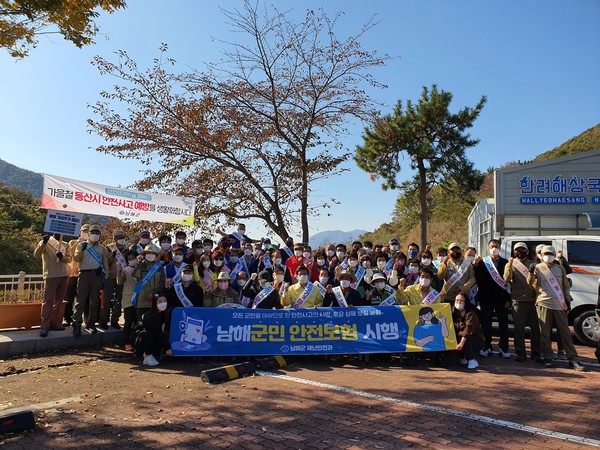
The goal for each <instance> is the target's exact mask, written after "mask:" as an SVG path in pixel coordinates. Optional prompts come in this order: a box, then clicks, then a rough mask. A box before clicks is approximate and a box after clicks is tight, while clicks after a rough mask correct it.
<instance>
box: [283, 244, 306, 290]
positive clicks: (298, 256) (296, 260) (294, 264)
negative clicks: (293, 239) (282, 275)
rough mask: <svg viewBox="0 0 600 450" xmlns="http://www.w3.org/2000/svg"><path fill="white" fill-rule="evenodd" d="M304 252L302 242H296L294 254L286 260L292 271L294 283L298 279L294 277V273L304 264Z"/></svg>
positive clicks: (286, 264)
mask: <svg viewBox="0 0 600 450" xmlns="http://www.w3.org/2000/svg"><path fill="white" fill-rule="evenodd" d="M303 253H304V245H303V244H300V243H297V244H294V256H292V257H290V258H288V259H287V261H286V262H285V266H286V267H287V268H288V270H289V271H290V274H292V281H293V282H294V283H295V282H296V279H295V278H294V274H295V273H296V271H297V270H298V267H300V266H301V265H304V256H303Z"/></svg>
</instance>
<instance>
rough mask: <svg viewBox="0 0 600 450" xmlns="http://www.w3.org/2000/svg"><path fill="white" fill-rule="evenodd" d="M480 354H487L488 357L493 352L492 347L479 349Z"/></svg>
mask: <svg viewBox="0 0 600 450" xmlns="http://www.w3.org/2000/svg"><path fill="white" fill-rule="evenodd" d="M479 354H480V355H481V356H485V357H486V358H487V357H488V356H490V355H491V354H492V348H491V347H489V348H486V349H485V350H479Z"/></svg>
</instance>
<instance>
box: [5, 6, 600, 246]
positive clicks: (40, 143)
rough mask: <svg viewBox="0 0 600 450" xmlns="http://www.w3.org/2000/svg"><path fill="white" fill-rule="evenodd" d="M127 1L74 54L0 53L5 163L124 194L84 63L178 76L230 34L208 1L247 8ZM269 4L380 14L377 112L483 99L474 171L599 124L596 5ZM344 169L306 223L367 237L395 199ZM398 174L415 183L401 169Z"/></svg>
mask: <svg viewBox="0 0 600 450" xmlns="http://www.w3.org/2000/svg"><path fill="white" fill-rule="evenodd" d="M128 3H129V4H128V8H127V9H126V10H125V11H121V12H118V13H116V14H113V15H107V14H103V15H102V16H101V18H100V19H99V20H98V24H99V25H100V27H101V33H102V34H101V35H99V36H97V39H96V41H97V43H96V45H94V46H91V47H87V48H84V49H77V48H76V47H74V46H73V45H72V44H70V43H67V42H65V41H63V40H62V39H61V38H60V37H59V36H54V37H52V38H49V37H44V36H42V38H41V39H40V45H39V47H38V48H37V49H34V50H32V51H31V55H30V56H29V57H28V58H27V59H25V60H22V61H15V60H13V59H11V58H10V57H9V56H8V54H7V53H5V52H0V68H1V70H0V99H1V100H0V158H2V159H3V160H5V161H8V162H10V163H12V164H15V165H17V166H20V167H23V168H26V169H29V170H33V171H36V172H46V173H50V174H55V175H62V176H68V177H71V178H77V179H82V180H88V181H91V182H95V183H101V184H107V185H121V186H127V185H130V184H131V183H133V182H134V181H136V180H137V179H139V178H140V177H141V175H140V170H141V169H142V167H141V164H140V163H139V162H137V161H125V160H117V159H115V158H113V157H111V156H108V155H104V154H100V153H98V152H96V151H95V150H94V148H95V146H97V145H99V144H100V143H101V142H100V139H99V138H98V137H97V136H94V135H90V134H89V133H87V124H86V119H88V118H89V117H91V112H90V110H89V109H88V108H87V105H88V104H91V103H94V102H95V101H96V100H98V99H99V95H98V94H99V92H100V91H101V90H102V89H107V88H109V87H110V86H111V85H112V84H113V83H114V82H115V80H114V79H111V78H109V77H107V76H100V75H99V74H98V72H97V71H96V69H95V68H94V67H92V65H91V64H90V61H91V60H92V58H93V57H94V56H95V55H100V56H103V57H105V58H108V59H112V60H116V57H115V56H114V55H113V52H115V51H116V50H126V51H127V52H128V53H129V54H130V55H131V56H132V57H133V58H134V59H135V60H136V61H137V62H138V65H139V66H140V67H145V66H147V65H150V64H151V63H152V59H153V58H154V57H155V56H157V55H158V47H159V45H160V44H161V43H162V42H165V43H167V44H168V45H169V55H170V56H172V57H174V58H175V59H176V60H177V62H178V65H177V68H178V69H179V70H182V71H183V70H186V67H197V68H202V63H203V62H208V61H215V60H217V59H218V58H219V55H220V51H221V50H222V49H223V45H222V44H220V43H219V42H215V41H213V40H212V39H211V38H212V37H215V38H222V39H225V40H227V39H230V40H231V39H233V38H235V36H234V37H232V35H231V34H230V32H229V30H230V27H229V26H228V25H226V23H225V19H224V16H223V15H222V13H221V12H220V11H219V8H218V6H217V5H216V4H217V3H218V4H219V5H220V6H222V7H223V8H225V9H232V8H235V7H240V6H241V5H242V2H241V0H235V1H234V0H227V1H221V2H208V1H192V0H186V1H183V0H174V1H171V2H168V3H165V2H164V1H156V0H144V1H141V0H130V1H129V2H128ZM272 3H273V4H275V5H276V6H277V7H278V9H280V10H287V9H289V8H294V9H293V11H292V12H291V13H290V14H292V15H295V16H296V17H298V18H301V17H303V16H304V14H305V11H306V9H307V8H312V9H316V8H318V7H320V6H322V7H323V8H324V9H325V11H327V12H328V13H329V14H331V15H333V14H334V13H335V12H337V11H339V10H343V11H344V16H343V17H342V18H341V20H340V23H339V26H338V28H337V30H338V34H339V36H340V37H344V36H347V35H349V34H353V33H355V32H356V31H358V29H359V28H360V26H361V25H362V24H363V23H364V22H365V20H366V19H367V18H368V17H370V16H371V15H374V14H376V15H377V18H378V19H380V20H381V23H380V24H379V25H377V26H376V27H375V28H374V29H373V30H371V31H370V33H369V34H368V35H367V36H365V38H364V39H363V41H362V42H363V45H364V47H365V48H366V49H376V50H377V51H378V52H380V53H387V54H390V55H391V56H396V57H398V58H396V59H394V60H392V61H390V62H389V63H388V64H387V65H386V67H384V68H380V69H377V70H376V71H374V72H373V75H374V76H375V77H376V79H377V80H378V81H380V82H382V83H384V84H386V85H388V86H389V87H388V88H387V89H385V90H383V91H380V90H373V91H371V93H372V95H373V96H374V97H376V98H377V99H379V100H380V101H382V102H384V103H386V104H387V105H388V106H389V109H388V110H386V111H385V112H389V110H390V109H391V108H392V107H393V105H394V104H395V103H396V101H397V100H398V99H404V100H406V99H413V100H415V101H416V100H417V99H418V97H419V95H420V92H421V89H422V87H423V86H430V85H431V84H432V83H436V84H437V85H438V87H439V88H441V89H444V90H448V91H450V92H452V93H453V94H454V100H453V104H452V105H451V107H452V109H453V110H457V109H459V108H461V107H463V106H466V105H468V106H473V105H475V104H476V102H477V101H478V100H479V98H480V97H481V95H486V96H487V97H488V103H487V105H486V106H485V108H484V109H483V112H482V114H481V116H480V117H479V119H478V120H477V122H476V123H475V126H474V127H473V128H472V130H471V134H472V136H474V137H477V138H479V139H481V143H480V144H479V145H478V146H477V147H475V148H472V149H470V150H468V152H467V155H468V157H469V158H470V159H471V160H472V161H473V162H474V163H475V166H476V167H477V168H479V169H481V170H485V169H486V168H487V167H489V166H496V167H497V166H500V165H502V164H504V163H506V162H508V161H513V160H527V159H531V158H533V157H534V156H536V155H537V154H539V153H541V152H543V151H546V150H549V149H551V148H554V147H556V146H557V145H560V144H561V143H563V142H564V141H566V140H568V139H569V138H571V137H573V136H575V135H577V134H579V133H581V132H583V131H584V130H586V129H588V128H590V127H592V126H594V125H596V124H598V123H599V122H600V83H599V81H600V59H599V58H598V55H599V54H600V26H599V24H600V2H598V1H597V0H578V1H575V2H565V1H562V0H531V1H527V2H522V1H504V2H491V1H452V2H449V1H445V0H444V1H442V0H440V1H421V0H419V1H403V0H381V1H377V2H364V1H354V0H353V1H344V2H335V1H323V0H321V1H313V0H306V1H303V2H293V1H275V2H272ZM266 4H267V5H270V4H271V2H269V3H266ZM166 5H168V9H167V8H166ZM362 131H363V125H362V124H360V123H356V124H355V125H354V126H352V127H351V128H350V134H349V135H348V136H346V137H345V138H344V139H343V143H344V144H345V145H346V146H347V147H348V148H349V149H350V150H354V148H355V146H356V145H358V144H360V143H361V134H362ZM347 167H348V168H349V169H350V171H349V172H348V173H346V174H344V175H341V176H338V177H336V178H335V179H330V180H328V181H325V182H322V183H320V184H319V185H318V186H316V187H317V189H318V192H317V195H320V196H323V197H325V198H329V197H331V196H333V197H335V198H337V199H338V200H339V201H340V202H341V205H339V206H334V207H333V208H332V209H330V210H328V211H327V212H328V213H329V214H330V216H327V215H325V216H322V217H320V218H314V219H312V220H311V234H314V233H317V232H319V231H323V230H331V229H341V230H352V229H356V228H361V229H366V230H372V229H374V228H376V227H377V226H379V225H380V224H381V223H383V222H387V221H389V220H390V214H391V211H392V209H393V206H394V201H395V199H396V196H397V193H396V192H383V191H382V190H381V188H380V183H377V182H375V183H373V182H371V181H370V180H369V176H368V174H366V173H364V172H362V171H360V170H359V169H357V168H356V167H355V165H354V164H353V163H352V162H348V163H347ZM400 176H401V177H408V176H410V170H409V168H408V164H407V165H406V170H405V171H403V173H402V174H400ZM248 231H249V234H251V235H258V234H264V233H266V232H265V231H264V229H263V228H262V226H261V224H260V223H259V222H258V221H256V222H248ZM295 231H297V230H295Z"/></svg>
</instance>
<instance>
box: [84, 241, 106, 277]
mask: <svg viewBox="0 0 600 450" xmlns="http://www.w3.org/2000/svg"><path fill="white" fill-rule="evenodd" d="M85 249H86V251H87V252H88V253H89V254H90V256H91V257H92V258H94V261H96V262H97V263H98V265H99V266H100V267H101V268H102V278H103V279H104V278H106V272H105V271H104V264H102V257H101V256H100V255H99V254H98V252H96V250H94V246H93V245H90V244H88V245H86V247H85Z"/></svg>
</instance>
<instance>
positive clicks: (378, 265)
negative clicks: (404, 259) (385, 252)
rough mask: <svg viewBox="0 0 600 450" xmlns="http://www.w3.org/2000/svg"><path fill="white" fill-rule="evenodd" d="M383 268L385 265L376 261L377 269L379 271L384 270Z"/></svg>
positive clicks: (383, 262)
mask: <svg viewBox="0 0 600 450" xmlns="http://www.w3.org/2000/svg"><path fill="white" fill-rule="evenodd" d="M385 266H387V263H386V262H385V261H377V268H378V269H379V270H383V269H385Z"/></svg>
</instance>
